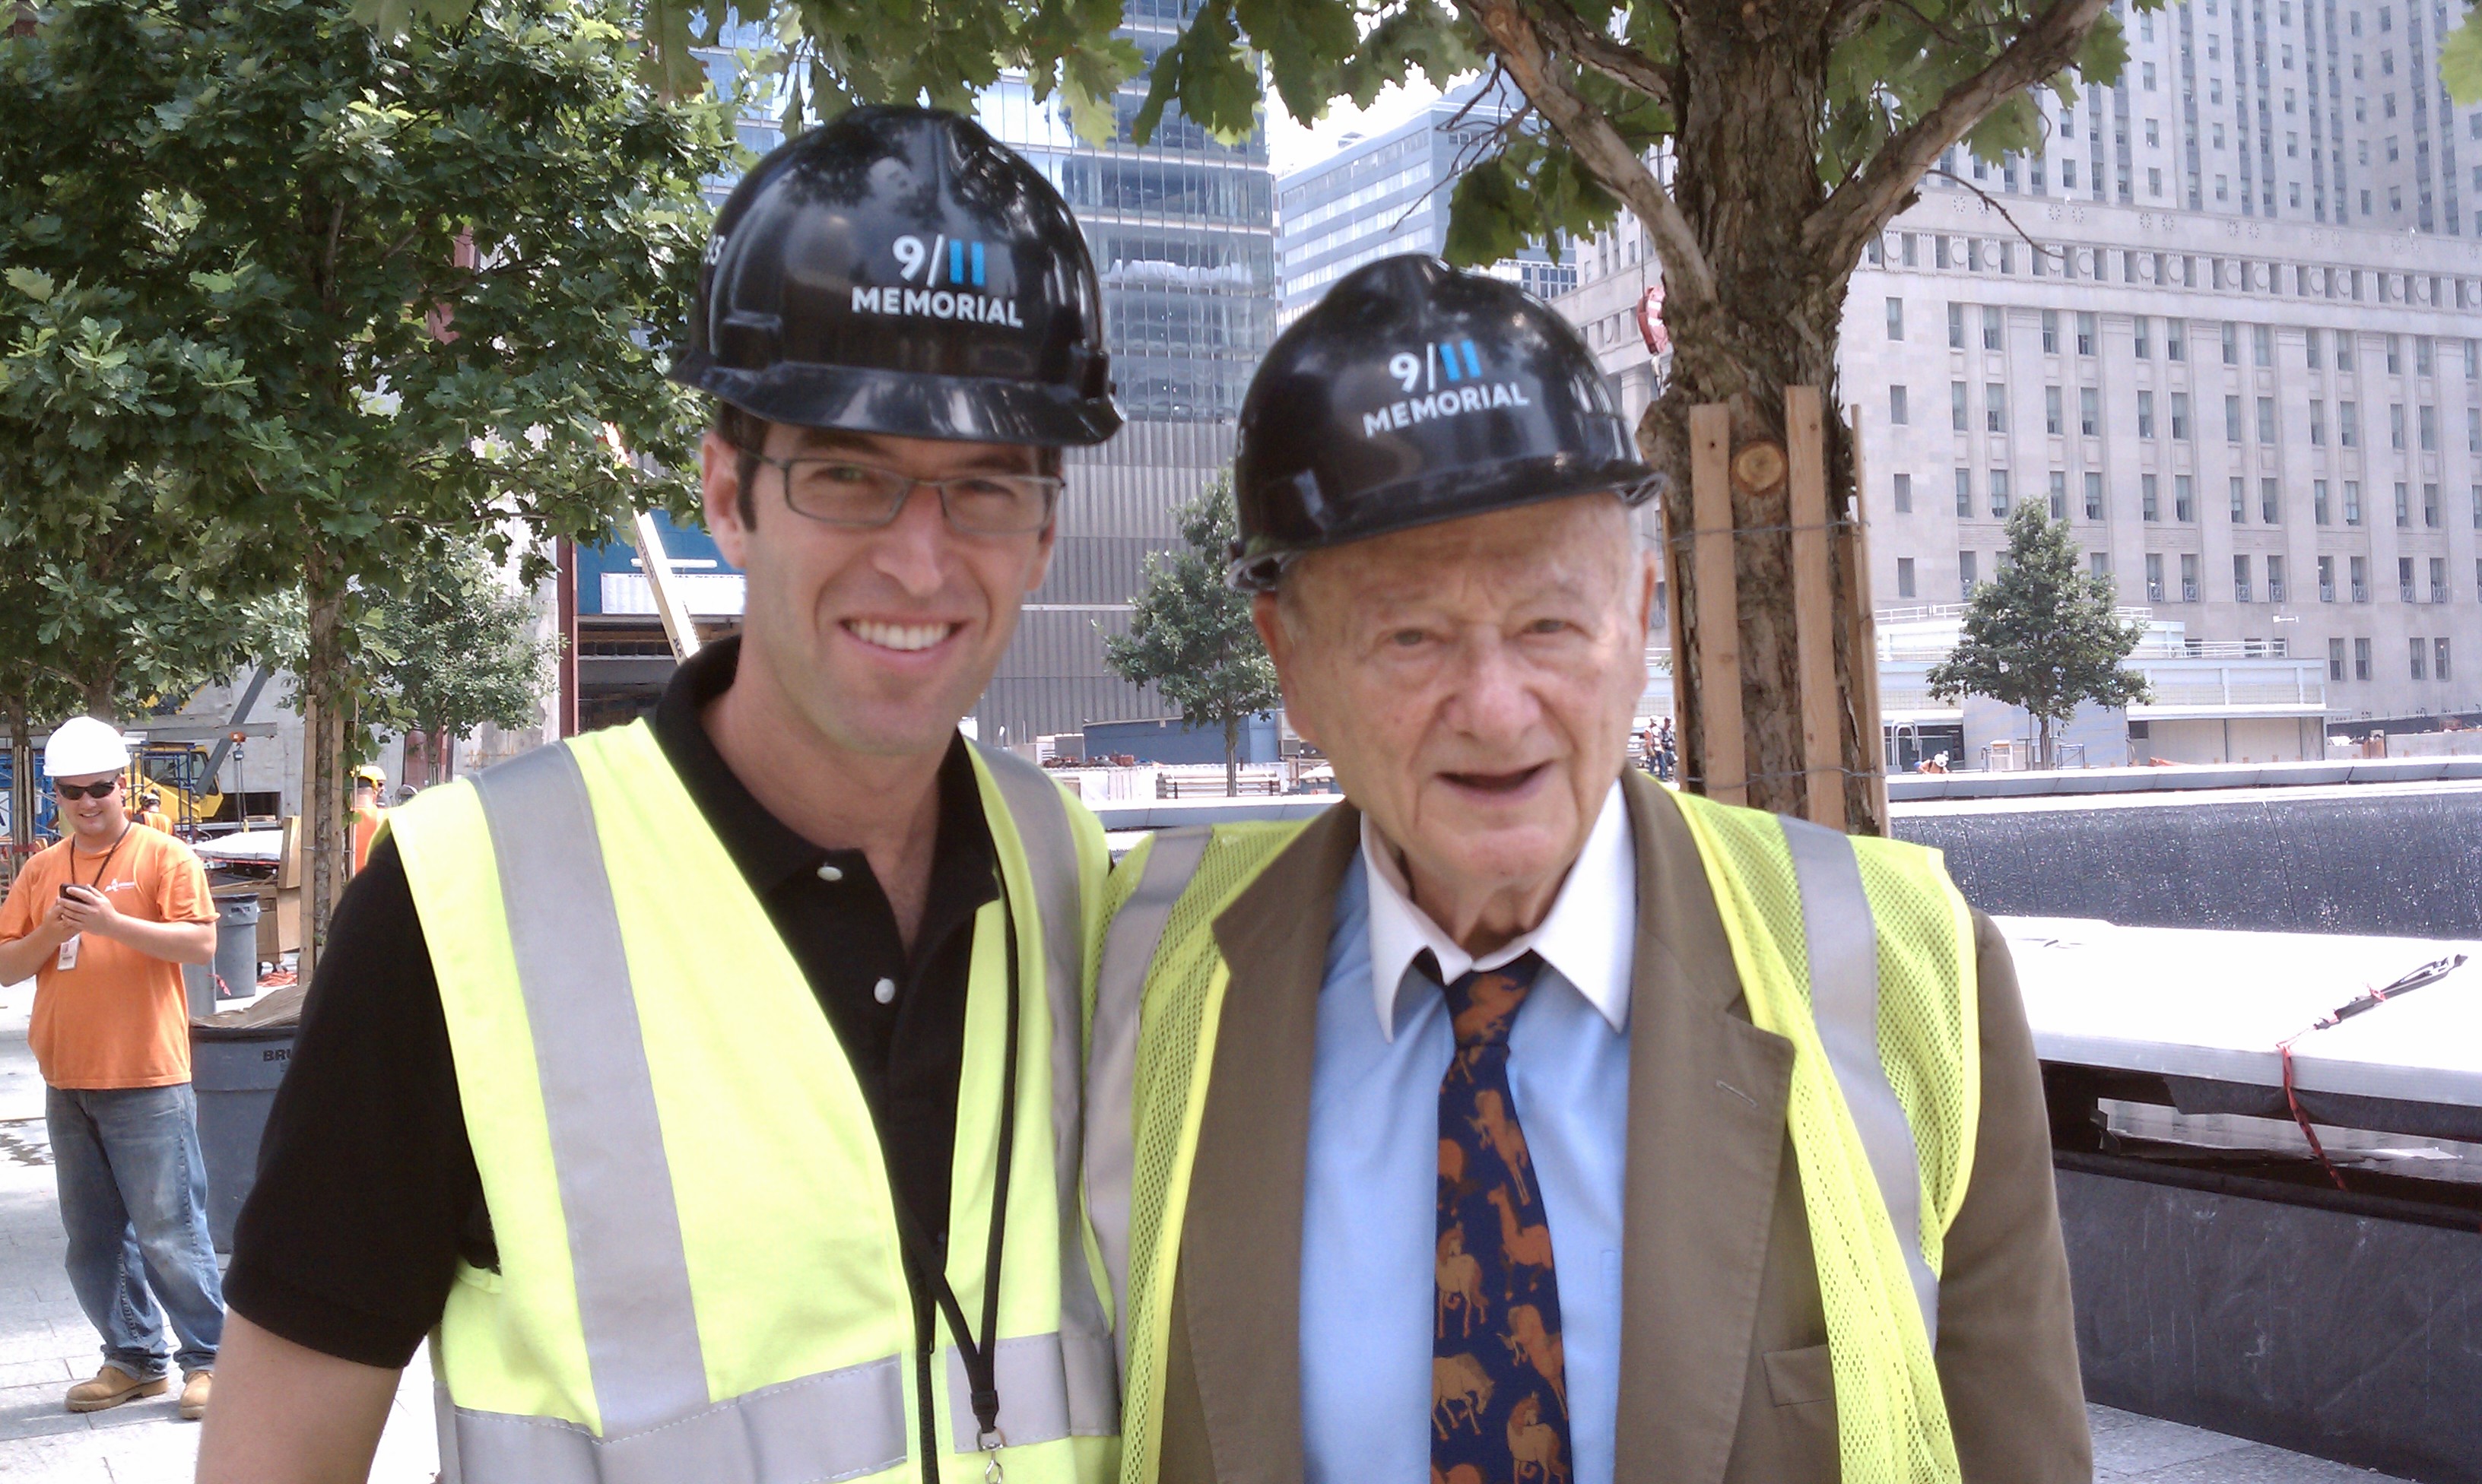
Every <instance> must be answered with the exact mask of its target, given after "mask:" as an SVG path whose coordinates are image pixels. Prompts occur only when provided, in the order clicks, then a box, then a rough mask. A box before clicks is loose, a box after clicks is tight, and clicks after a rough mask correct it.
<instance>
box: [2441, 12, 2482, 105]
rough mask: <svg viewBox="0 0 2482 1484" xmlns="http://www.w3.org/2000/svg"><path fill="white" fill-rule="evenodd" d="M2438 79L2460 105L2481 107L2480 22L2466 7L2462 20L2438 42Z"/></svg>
mask: <svg viewBox="0 0 2482 1484" xmlns="http://www.w3.org/2000/svg"><path fill="white" fill-rule="evenodd" d="M2439 78H2440V81H2441V82H2442V83H2445V84H2446V85H2447V91H2448V93H2449V95H2450V96H2452V97H2454V98H2455V99H2456V101H2457V102H2458V103H2459V104H2461V105H2463V106H2465V107H2468V108H2470V107H2472V106H2473V105H2474V104H2476V103H2482V22H2477V20H2476V17H2475V15H2474V12H2473V9H2472V7H2471V6H2470V5H2468V6H2467V8H2466V12H2465V18H2464V20H2463V21H2461V22H2460V23H2458V25H2457V27H2456V29H2455V30H2453V31H2451V32H2449V33H2447V35H2446V36H2444V37H2442V39H2440V42H2439Z"/></svg>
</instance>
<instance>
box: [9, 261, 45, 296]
mask: <svg viewBox="0 0 2482 1484" xmlns="http://www.w3.org/2000/svg"><path fill="white" fill-rule="evenodd" d="M8 278H9V287H11V288H13V289H15V290H16V291H17V292H18V293H20V294H23V295H25V296H26V297H27V298H28V299H33V300H34V301H35V302H37V303H39V304H47V303H50V302H51V299H52V275H51V274H49V273H38V272H36V271H35V270H34V269H31V268H13V269H11V270H9V273H8Z"/></svg>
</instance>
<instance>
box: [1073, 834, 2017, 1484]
mask: <svg viewBox="0 0 2482 1484" xmlns="http://www.w3.org/2000/svg"><path fill="white" fill-rule="evenodd" d="M1666 795H1667V796H1668V797H1670V798H1673V799H1675V800H1676V801H1677V803H1678V805H1679V807H1680V810H1681V812H1682V814H1683V815H1684V816H1686V817H1687V819H1688V821H1689V825H1690V830H1691V833H1692V835H1693V836H1694V838H1695V839H1696V841H1697V843H1698V852H1699V855H1700V858H1701V859H1702V860H1703V862H1704V864H1705V868H1706V875H1707V880H1708V882H1709V884H1710V885H1711V886H1712V887H1713V889H1714V894H1715V900H1716V904H1717V906H1718V907H1719V908H1720V909H1721V911H1722V915H1723V919H1724V927H1725V932H1726V935H1727V937H1728V938H1729V941H1730V943H1731V948H1732V956H1733V961H1734V964H1735V966H1736V967H1737V969H1738V970H1739V974H1740V980H1741V987H1742V992H1743V995H1744V997H1745V998H1746V1000H1747V1001H1748V1003H1749V1009H1750V1016H1751V1019H1752V1021H1753V1022H1754V1023H1755V1024H1756V1025H1757V1026H1758V1027H1759V1028H1761V1029H1765V1030H1770V1031H1773V1032H1775V1033H1777V1034H1779V1035H1782V1036H1783V1037H1785V1038H1786V1039H1788V1040H1790V1041H1791V1042H1792V1044H1793V1053H1794V1055H1793V1072H1792V1084H1791V1093H1790V1103H1789V1106H1788V1109H1787V1121H1788V1124H1789V1127H1790V1132H1791V1135H1792V1142H1793V1152H1794V1156H1795V1159H1796V1160H1797V1162H1798V1165H1799V1168H1800V1174H1801V1183H1802V1195H1803V1202H1804V1206H1805V1209H1806V1210H1807V1211H1808V1214H1809V1225H1810V1238H1811V1245H1812V1247H1813V1248H1814V1249H1815V1251H1816V1254H1817V1263H1818V1280H1819V1292H1820V1297H1821V1299H1822V1301H1823V1304H1824V1308H1825V1311H1826V1315H1827V1329H1828V1344H1829V1352H1830V1357H1831V1360H1832V1362H1833V1365H1834V1367H1835V1394H1836V1419H1837V1427H1838V1433H1839V1437H1838V1444H1839V1447H1840V1450H1841V1454H1842V1459H1843V1476H1844V1478H1845V1480H1846V1481H1847V1484H1956V1481H1957V1479H1958V1477H1959V1475H1958V1469H1957V1461H1956V1446H1955V1443H1954V1440H1953V1439H1952V1438H1951V1436H1950V1434H1949V1431H1948V1419H1947V1409H1946V1404H1945V1401H1944V1399H1943V1397H1942V1395H1941V1390H1940V1380H1939V1371H1938V1368H1937V1366H1936V1365H1935V1363H1934V1361H1933V1347H1934V1343H1935V1341H1934V1337H1935V1335H1936V1334H1937V1330H1938V1323H1939V1272H1940V1265H1941V1250H1942V1245H1943V1240H1944V1237H1945V1234H1946V1232H1947V1229H1948V1226H1949V1224H1950V1223H1951V1222H1953V1221H1954V1220H1955V1218H1956V1213H1957V1211H1958V1208H1959V1207H1960V1206H1961V1205H1962V1204H1963V1202H1964V1199H1965V1190H1966V1183H1967V1178H1968V1176H1969V1174H1970V1172H1971V1170H1972V1166H1973V1139H1974V1129H1975V1125H1976V1123H1977V1122H1978V1120H1979V1118H1980V1111H1981V1082H1982V1078H1981V1067H1980V1060H1979V1046H1980V1041H1979V1027H1978V1024H1977V1021H1976V1014H1977V1012H1976V999H1977V996H1976V979H1975V969H1974V955H1973V928H1972V919H1971V914H1970V913H1969V911H1968V909H1967V906H1966V904H1965V900H1964V898H1962V897H1960V896H1959V895H1958V894H1957V891H1956V888H1955V886H1954V885H1953V884H1952V883H1951V882H1950V881H1949V880H1948V877H1947V872H1946V871H1945V869H1944V868H1943V867H1942V866H1941V861H1940V856H1939V853H1938V852H1937V851H1934V850H1927V849H1923V848H1922V847H1920V846H1910V845H1904V844H1901V843H1899V842H1895V841H1888V840H1875V839H1867V838H1854V837H1848V836H1845V835H1842V834H1839V833H1837V832H1835V831H1834V830H1829V829H1824V828H1821V827H1819V826H1817V825H1814V824H1809V823H1807V822H1805V821H1802V820H1785V819H1780V818H1778V817H1777V816H1774V815H1769V814H1762V813H1759V812H1757V811H1756V810H1751V809H1738V808H1732V807H1729V806H1727V805H1722V804H1716V803H1713V802H1710V801H1708V800H1707V799H1704V798H1703V797H1699V796H1696V795H1693V794H1678V793H1674V792H1672V791H1670V790H1667V791H1666ZM1300 828H1301V826H1300V825H1298V824H1244V825H1238V826H1222V827H1218V828H1216V829H1214V830H1212V831H1211V832H1210V831H1208V830H1206V829H1188V830H1174V831H1170V832H1166V833H1163V834H1159V835H1156V836H1154V837H1152V838H1151V839H1150V840H1149V841H1148V842H1146V843H1142V844H1141V845H1140V846H1139V847H1138V848H1137V849H1135V850H1132V851H1131V852H1130V853H1129V855H1128V856H1126V857H1125V858H1124V859H1123V860H1122V863H1121V865H1120V867H1119V868H1118V870H1117V871H1116V872H1114V875H1113V881H1112V900H1111V901H1110V902H1109V906H1110V908H1111V911H1112V920H1111V924H1110V926H1109V927H1108V928H1107V929H1106V932H1105V936H1104V938H1103V942H1102V950H1101V958H1100V962H1099V964H1098V967H1097V972H1096V1004H1095V1014H1094V1028H1093V1032H1092V1036H1091V1045H1090V1048H1089V1052H1088V1061H1087V1109H1088V1121H1087V1133H1086V1161H1087V1163H1086V1179H1087V1200H1088V1211H1089V1218H1090V1220H1091V1221H1092V1222H1093V1224H1094V1226H1095V1229H1096V1245H1097V1246H1098V1248H1099V1249H1100V1250H1101V1252H1102V1254H1103V1259H1104V1265H1105V1267H1106V1269H1107V1271H1108V1273H1109V1282H1110V1283H1111V1285H1112V1289H1113V1295H1114V1299H1115V1304H1114V1313H1116V1314H1119V1315H1123V1316H1124V1317H1123V1319H1122V1322H1121V1323H1120V1325H1119V1326H1118V1329H1117V1332H1116V1335H1115V1340H1116V1342H1117V1345H1118V1358H1119V1360H1120V1363H1121V1375H1122V1425H1123V1430H1124V1434H1125V1441H1124V1444H1123V1450H1122V1475H1121V1476H1122V1480H1123V1481H1124V1484H1151V1481H1152V1480H1153V1479H1154V1477H1155V1470H1156V1459H1157V1452H1158V1445H1159V1443H1160V1432H1159V1425H1160V1421H1161V1416H1162V1400H1163V1386H1164V1345H1165V1341H1166V1331H1167V1326H1168V1323H1169V1321H1170V1317H1171V1315H1170V1300H1171V1295H1172V1289H1173V1280H1174V1275H1175V1271H1176V1269H1177V1267H1178V1265H1179V1253H1180V1233H1181V1223H1182V1220H1183V1217H1184V1215H1185V1213H1186V1211H1187V1208H1188V1191H1189V1176H1190V1168H1191V1163H1192V1160H1193V1159H1195V1157H1196V1154H1197V1149H1198V1133H1199V1122H1200V1118H1201V1115H1202V1113H1203V1111H1204V1109H1205V1106H1206V1089H1207V1078H1208V1074H1209V1069H1210V1068H1212V1066H1213V1065H1214V1060H1215V1037H1216V1028H1217V1025H1218V1022H1219V1020H1220V1018H1221V1013H1222V1008H1223V1002H1224V994H1225V990H1226V987H1227V984H1228V979H1229V970H1228V966H1227V965H1226V964H1225V962H1224V958H1223V954H1222V951H1221V950H1219V949H1218V948H1217V946H1216V943H1215V934H1214V924H1215V919H1216V918H1217V916H1219V915H1220V914H1221V913H1222V912H1223V911H1224V909H1225V908H1226V907H1228V905H1230V904H1231V902H1232V901H1233V899H1234V898H1237V897H1238V896H1239V895H1240V894H1241V892H1242V891H1243V890H1244V889H1246V888H1247V887H1248V886H1249V885H1250V883H1251V882H1252V881H1253V880H1254V879H1255V878H1256V876H1257V874H1258V872H1260V871H1261V870H1263V869H1264V868H1265V867H1266V865H1267V864H1268V863H1269V862H1270V861H1272V860H1273V859H1274V858H1275V857H1276V855H1277V854H1278V852H1280V851H1281V849H1282V848H1283V847H1284V846H1286V845H1287V844H1289V843H1290V842H1291V840H1292V839H1293V837H1294V836H1295V835H1296V834H1298V833H1299V831H1300Z"/></svg>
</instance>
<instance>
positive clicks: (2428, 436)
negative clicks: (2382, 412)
mask: <svg viewBox="0 0 2482 1484" xmlns="http://www.w3.org/2000/svg"><path fill="white" fill-rule="evenodd" d="M2419 344H2422V345H2428V344H2430V342H2429V341H2427V340H2424V341H2421V342H2419ZM2414 410H2415V412H2416V414H2417V415H2418V418H2419V422H2420V428H2419V433H2420V440H2419V441H2420V447H2421V451H2422V452H2423V453H2425V454H2436V453H2438V452H2439V409H2438V408H2437V407H2416V408H2415V409H2414Z"/></svg>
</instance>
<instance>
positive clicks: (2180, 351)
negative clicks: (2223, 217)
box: [2163, 203, 2195, 361]
mask: <svg viewBox="0 0 2482 1484" xmlns="http://www.w3.org/2000/svg"><path fill="white" fill-rule="evenodd" d="M2193 204H2194V203H2193ZM2191 266H2193V267H2194V266H2195V265H2194V264H2192V265H2191ZM2184 328H2185V325H2183V323H2182V322H2181V321H2179V320H2166V321H2164V322H2163V357H2164V359H2166V360H2175V361H2178V360H2187V359H2188V358H2189V347H2188V342H2187V340H2186V338H2185V337H2184V335H2183V333H2182V331H2183V330H2184Z"/></svg>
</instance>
